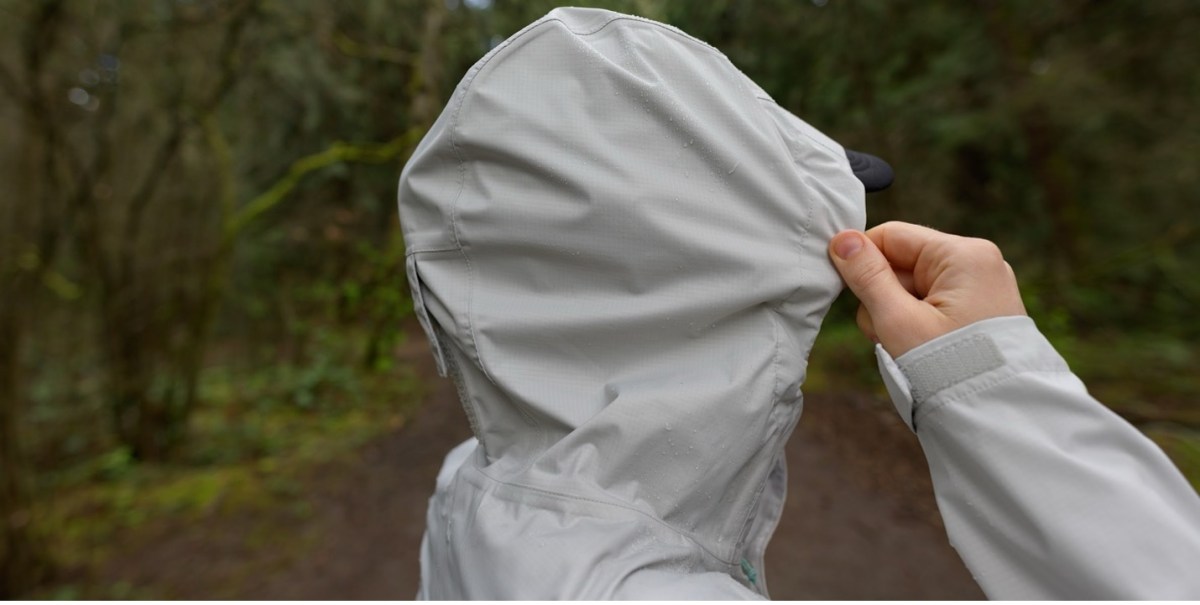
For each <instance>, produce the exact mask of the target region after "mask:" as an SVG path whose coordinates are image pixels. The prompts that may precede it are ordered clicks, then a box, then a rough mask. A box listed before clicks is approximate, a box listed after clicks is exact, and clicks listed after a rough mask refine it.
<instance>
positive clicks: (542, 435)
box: [447, 15, 824, 568]
mask: <svg viewBox="0 0 1200 605" xmlns="http://www.w3.org/2000/svg"><path fill="white" fill-rule="evenodd" d="M617 21H634V22H636V23H642V24H646V25H651V26H654V27H655V28H657V29H660V30H663V31H666V32H669V33H671V34H674V35H676V36H678V37H681V38H682V39H683V40H684V41H685V42H690V43H693V44H695V45H698V46H699V47H700V48H699V50H702V51H705V52H711V53H714V54H716V55H717V56H719V57H721V58H722V59H724V60H725V61H726V62H728V63H729V64H730V66H732V67H733V68H734V69H735V70H736V69H737V67H736V66H734V65H733V64H732V62H730V61H729V58H728V57H727V56H726V55H725V54H724V53H722V52H720V51H719V50H717V49H716V48H714V47H713V46H711V45H709V44H708V43H706V42H704V41H702V40H699V39H697V38H694V37H692V36H691V35H688V34H686V33H684V32H682V31H680V30H678V29H677V28H674V27H671V26H668V25H666V24H662V23H659V22H656V21H652V20H649V19H644V18H640V17H633V16H628V15H619V16H614V17H613V18H611V19H609V20H607V21H605V22H604V23H603V24H601V25H599V26H598V27H597V28H595V29H594V30H591V31H587V32H576V31H574V30H572V29H571V27H570V26H569V25H568V24H567V23H566V22H565V21H564V20H563V19H561V18H559V17H543V18H542V19H540V20H538V21H536V22H534V23H532V24H530V25H529V26H527V27H525V28H523V29H522V30H521V31H519V32H517V33H516V34H514V35H513V36H512V37H510V38H509V39H507V40H505V42H504V43H502V44H501V45H499V46H497V47H496V48H495V49H493V50H492V51H491V52H489V53H488V55H486V56H484V57H483V59H481V60H480V62H479V63H477V64H476V65H475V66H474V67H473V68H472V69H471V72H470V73H469V74H468V75H467V76H466V77H465V78H464V80H463V83H462V89H461V91H460V92H459V93H458V94H457V99H456V107H455V110H454V117H453V119H452V121H451V123H450V126H449V128H448V129H447V133H448V140H449V143H450V147H451V149H452V151H453V152H454V156H455V159H456V160H457V164H458V171H459V183H458V184H459V188H458V191H457V193H456V194H455V197H454V201H453V202H452V204H451V209H450V227H451V235H452V237H453V238H454V244H455V246H456V248H455V249H456V250H457V251H458V252H459V254H460V255H461V256H462V258H463V261H464V262H465V264H466V268H467V275H468V294H467V312H466V313H467V317H466V327H467V335H468V337H469V338H470V346H471V347H472V348H473V349H474V351H475V354H476V358H477V359H478V361H479V366H480V370H481V371H482V372H483V374H484V376H485V377H486V378H487V379H488V380H489V381H491V382H492V383H493V384H497V385H498V383H497V381H496V380H495V378H494V377H493V375H492V373H491V372H490V370H488V367H487V362H486V361H485V360H484V359H483V354H482V353H481V352H480V350H479V346H478V341H477V338H476V335H475V328H474V321H473V317H474V305H473V300H474V297H475V278H474V267H473V264H472V263H471V259H470V255H469V254H468V251H467V249H468V248H469V246H468V245H466V244H465V243H464V240H463V237H462V233H461V228H460V225H459V221H458V211H459V203H460V201H461V199H462V196H463V193H464V191H465V190H466V181H467V173H468V167H467V164H468V160H467V158H466V156H465V154H464V152H463V150H462V149H461V148H460V146H459V144H458V138H457V136H456V133H457V130H458V127H459V124H460V123H461V121H462V116H463V113H464V111H465V109H464V108H465V106H466V104H467V101H468V95H469V93H470V92H471V86H472V85H473V84H474V82H475V78H476V77H478V76H479V75H480V74H481V73H482V72H483V70H484V69H485V68H486V67H487V66H488V65H489V64H490V63H491V61H492V60H493V59H496V58H497V57H499V55H500V54H502V53H503V51H504V50H506V49H508V48H509V47H511V46H512V45H513V44H514V43H515V42H516V41H517V40H519V39H521V38H523V37H524V36H525V35H527V34H529V33H530V32H532V31H533V30H535V29H538V28H540V27H541V26H543V25H546V24H549V23H554V22H558V23H560V24H561V25H562V26H563V27H564V28H565V29H566V30H567V31H568V32H570V33H571V34H572V35H576V36H590V35H594V34H596V33H598V32H600V31H602V30H603V29H604V28H606V27H608V26H609V25H611V24H612V23H614V22H617ZM738 72H739V73H740V70H738ZM751 96H752V97H753V98H755V99H756V100H762V101H770V102H771V103H775V101H774V100H773V99H769V98H767V99H763V98H762V97H759V96H758V95H751ZM776 132H777V135H778V126H776ZM805 138H810V137H807V136H806V137H805ZM814 143H817V141H814ZM822 147H824V146H822ZM784 150H785V151H786V152H787V155H786V156H785V157H788V158H789V159H792V161H793V163H794V162H795V158H794V157H793V156H792V153H791V149H790V148H789V147H788V146H787V145H786V143H785V144H784ZM813 212H814V208H813V205H812V204H810V205H809V220H808V222H807V224H806V225H805V228H804V229H803V231H802V233H801V240H800V241H801V242H803V241H804V238H805V237H806V236H807V234H808V232H809V231H811V223H812V219H813ZM784 302H786V299H785V300H784V301H780V302H778V303H776V304H775V305H773V306H772V307H773V308H771V311H769V316H770V321H771V323H772V334H773V337H774V352H773V355H772V364H771V371H772V375H773V376H772V381H771V382H772V385H773V386H772V392H771V395H772V402H771V409H772V410H774V409H776V408H777V407H778V406H779V405H780V402H781V397H780V396H779V381H780V372H779V365H780V361H779V347H780V337H779V325H778V318H777V317H775V315H774V311H775V310H776V309H777V308H778V307H779V306H781V305H782V304H783V303H784ZM513 403H514V405H515V406H516V407H517V409H518V410H519V411H520V413H521V414H522V416H524V417H525V418H526V419H527V420H528V421H529V422H530V423H531V425H532V426H533V427H534V428H536V429H538V436H539V440H540V442H541V444H540V445H541V446H542V447H544V446H546V445H547V444H546V437H547V435H546V432H545V429H544V427H542V426H541V423H539V422H538V421H537V419H536V418H534V417H533V416H532V414H531V413H530V412H529V410H527V409H526V406H525V405H523V404H522V403H521V402H518V401H513ZM481 443H482V442H481ZM782 446H783V443H781V444H779V445H777V446H776V448H775V449H776V452H775V455H776V456H777V455H778V451H779V450H780V449H782ZM536 459H537V458H536V457H533V458H531V461H530V464H529V465H527V466H526V467H525V468H524V470H527V469H528V468H529V467H531V466H532V465H533V464H534V462H536ZM772 459H773V458H772ZM472 468H473V469H474V470H476V471H477V472H479V473H480V474H481V475H482V476H484V477H486V478H487V479H489V480H491V481H493V482H495V483H498V484H501V485H507V486H511V487H513V488H518V489H524V490H530V491H534V492H538V493H542V494H546V495H549V496H554V497H559V498H564V499H569V500H578V501H584V502H591V503H595V504H601V505H607V506H611V507H615V508H619V509H624V510H629V511H632V512H635V513H637V514H639V515H642V516H644V517H646V518H648V519H651V520H653V521H654V522H655V523H657V524H659V525H662V526H663V527H666V528H667V529H669V530H671V531H672V532H673V533H676V534H678V535H680V536H682V537H684V538H686V539H687V540H689V541H690V542H692V543H693V544H695V545H696V547H697V548H699V549H700V550H701V551H702V552H704V553H705V554H706V555H708V556H710V557H712V558H713V559H715V560H716V561H719V562H721V563H723V564H725V565H726V566H729V567H732V568H739V567H740V562H739V561H738V560H737V559H738V558H739V557H737V556H736V553H737V552H740V551H742V550H743V549H744V548H745V546H746V544H745V541H746V539H747V537H748V536H747V535H746V534H747V532H748V531H749V527H750V522H751V521H752V519H753V516H754V514H755V512H756V510H757V507H758V503H759V500H760V498H761V496H762V492H763V490H764V488H765V486H766V483H767V478H768V477H766V476H765V477H764V478H763V480H762V481H760V482H759V485H758V486H757V487H756V489H755V496H754V498H753V499H752V500H751V502H750V504H749V506H747V507H746V508H745V509H744V510H743V511H741V512H740V513H739V514H738V516H740V517H741V518H742V524H741V525H742V530H741V531H740V532H739V538H738V545H737V547H736V548H735V559H733V560H726V559H723V558H721V557H719V556H717V555H716V554H714V553H712V552H711V551H710V550H709V549H708V548H706V547H705V546H704V545H703V544H702V543H700V542H699V541H698V540H697V539H696V538H695V537H694V536H693V535H692V534H691V533H690V532H688V531H685V530H683V529H681V528H677V527H675V526H673V525H672V524H670V523H667V522H666V521H665V520H663V519H661V518H659V517H657V516H655V515H652V514H650V513H648V512H646V511H642V510H639V509H637V508H633V507H631V506H628V505H625V504H622V503H619V502H607V501H603V500H596V499H592V498H587V497H582V496H576V495H571V494H564V493H560V492H555V491H552V490H547V489H543V488H537V487H532V486H528V485H523V484H519V483H511V482H507V481H502V480H500V479H497V478H495V477H493V476H491V475H490V474H488V473H487V472H485V471H484V470H483V469H481V468H479V467H478V466H476V465H473V466H472ZM768 476H769V475H768ZM735 518H736V517H735Z"/></svg>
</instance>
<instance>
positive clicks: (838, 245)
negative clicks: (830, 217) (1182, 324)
mask: <svg viewBox="0 0 1200 605" xmlns="http://www.w3.org/2000/svg"><path fill="white" fill-rule="evenodd" d="M862 247H863V243H862V236H861V235H859V234H857V233H846V234H843V235H841V236H840V237H838V238H837V241H835V242H833V253H834V254H836V255H838V258H841V259H842V260H850V258H851V257H853V256H854V255H855V254H858V251H859V250H862Z"/></svg>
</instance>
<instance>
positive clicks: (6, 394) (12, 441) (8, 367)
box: [0, 276, 50, 599]
mask: <svg viewBox="0 0 1200 605" xmlns="http://www.w3.org/2000/svg"><path fill="white" fill-rule="evenodd" d="M5 281H7V282H8V283H6V284H5V285H6V286H16V284H15V283H14V282H16V281H24V280H23V279H21V277H19V276H18V277H15V278H13V279H9V280H5ZM6 290H7V291H9V292H13V291H15V287H14V290H8V289H7V288H6ZM15 306H16V305H14V304H4V303H0V599H12V598H16V597H18V596H20V595H21V594H23V593H25V592H27V591H28V590H30V589H31V588H33V587H34V586H36V585H37V584H38V583H39V582H40V581H42V580H43V579H45V577H46V576H47V575H48V573H49V571H50V565H49V562H48V559H47V557H46V555H45V551H44V550H43V548H42V547H41V545H40V544H39V543H38V541H37V539H36V538H35V537H34V535H33V533H32V523H31V521H32V509H31V507H30V498H29V490H28V484H27V480H26V479H27V478H26V474H27V471H26V468H25V461H24V458H23V455H22V452H21V443H20V437H21V431H20V428H19V427H18V426H17V423H18V420H19V417H20V414H19V411H20V410H19V408H20V405H19V403H20V396H21V386H20V384H19V380H20V368H19V365H18V364H19V359H18V356H19V353H20V333H19V331H20V329H21V322H20V319H19V318H18V316H17V309H15V308H14V307H15Z"/></svg>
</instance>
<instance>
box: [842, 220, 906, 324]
mask: <svg viewBox="0 0 1200 605" xmlns="http://www.w3.org/2000/svg"><path fill="white" fill-rule="evenodd" d="M829 252H830V254H829V256H830V258H831V259H832V260H833V266H834V267H835V268H836V269H837V271H838V273H840V274H841V276H842V279H844V280H846V285H847V286H849V287H850V289H851V290H852V291H853V292H854V295H855V296H857V297H858V300H859V301H861V302H862V304H863V305H865V306H866V307H867V311H868V312H870V313H871V315H872V317H874V318H875V319H876V320H879V319H880V318H881V317H882V316H884V315H889V316H891V315H892V314H896V313H903V312H905V311H907V310H908V309H907V308H908V307H911V306H912V305H915V304H917V300H916V299H915V298H913V297H912V295H911V294H909V293H908V291H907V290H905V289H904V286H903V285H901V284H900V281H899V279H898V278H897V277H896V274H895V272H893V271H892V266H891V265H890V264H888V261H887V259H886V258H884V256H883V253H882V252H880V251H879V248H877V247H875V244H874V242H872V241H871V239H870V238H869V237H867V236H866V234H864V233H862V232H861V231H843V232H841V233H839V234H837V235H835V236H834V237H833V240H831V241H830V242H829Z"/></svg>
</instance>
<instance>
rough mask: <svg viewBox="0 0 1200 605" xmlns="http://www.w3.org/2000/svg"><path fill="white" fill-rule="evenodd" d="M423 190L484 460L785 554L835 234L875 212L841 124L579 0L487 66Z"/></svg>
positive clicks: (699, 543) (709, 56)
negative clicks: (795, 438) (830, 125)
mask: <svg viewBox="0 0 1200 605" xmlns="http://www.w3.org/2000/svg"><path fill="white" fill-rule="evenodd" d="M399 201H400V213H401V219H402V224H403V230H404V237H405V242H406V246H407V248H406V252H407V263H408V267H407V268H408V277H409V283H410V286H411V288H412V295H413V299H414V305H415V308H416V312H417V315H418V317H419V319H420V320H421V323H422V326H423V327H424V328H425V330H426V332H427V334H428V336H429V338H430V341H431V345H432V347H433V351H434V355H435V357H436V358H437V360H438V364H439V369H440V371H442V372H443V374H445V373H449V374H450V375H451V376H453V377H454V378H455V381H456V383H457V384H458V387H459V391H460V396H461V398H462V401H463V405H464V407H465V409H466V410H467V414H468V416H469V418H470V419H471V422H472V428H473V430H474V432H475V435H476V436H477V438H478V440H479V444H480V445H479V448H478V450H477V452H476V453H475V454H474V457H473V462H470V463H468V464H470V465H472V466H473V468H474V469H476V470H477V471H478V472H480V473H483V474H485V475H486V476H487V477H489V478H490V479H491V480H495V481H497V482H500V483H503V484H504V485H505V486H511V487H513V488H514V489H518V490H521V489H523V490H527V491H528V493H529V494H538V495H539V496H538V497H539V498H540V497H541V496H542V495H545V494H557V495H561V496H563V497H567V498H571V499H575V500H578V501H587V502H600V503H605V504H606V505H611V506H613V507H616V508H619V509H622V510H625V511H632V512H633V513H635V514H634V517H633V518H640V519H643V521H644V522H645V523H648V524H651V525H656V526H665V527H667V528H669V530H670V531H671V532H674V533H675V534H677V535H679V536H681V537H682V539H683V540H685V541H686V542H688V543H690V544H694V545H695V546H696V547H697V548H699V549H701V550H703V551H704V553H705V554H706V556H708V557H710V558H712V559H713V560H716V561H720V562H724V563H725V564H732V565H735V566H736V565H737V564H738V562H739V561H740V560H742V559H745V558H749V561H750V562H751V563H753V562H755V561H756V560H758V559H760V558H761V550H762V548H764V547H765V545H766V540H767V538H768V537H769V535H770V533H771V531H773V527H774V522H775V519H777V517H778V510H777V509H778V508H779V507H780V506H781V505H782V493H774V492H778V491H779V488H778V486H775V487H771V488H767V484H768V476H770V475H772V473H774V474H775V475H776V476H777V477H776V479H773V480H772V481H771V483H772V484H774V483H776V482H777V481H778V477H779V476H780V475H781V473H782V470H783V469H782V461H781V458H782V453H781V450H782V446H783V444H784V442H785V441H786V439H787V436H788V435H789V434H790V433H791V431H792V428H793V426H794V424H795V422H796V420H797V418H798V417H799V414H800V410H801V401H802V397H801V393H800V385H801V383H802V382H803V380H804V376H805V368H806V360H807V358H808V353H809V350H810V348H811V346H812V343H813V339H814V338H815V337H816V334H817V330H818V328H819V326H820V323H821V320H822V318H823V317H824V315H825V313H826V311H827V310H828V308H829V305H830V304H831V303H832V301H833V299H834V298H835V297H836V296H837V294H838V293H839V291H840V289H841V286H842V282H841V280H840V278H839V277H838V275H837V273H836V272H835V270H834V268H833V266H832V264H831V263H830V262H829V260H828V258H827V256H826V247H827V245H828V242H829V239H830V238H831V237H832V236H833V235H834V234H835V233H837V232H838V231H840V230H842V229H847V228H862V227H863V223H864V205H863V201H864V190H863V186H862V184H861V183H860V182H859V180H858V179H856V178H855V176H854V174H853V173H852V171H851V167H850V165H849V162H848V160H847V158H846V154H845V151H844V150H843V148H842V147H841V146H840V145H839V144H838V143H836V142H835V141H833V140H831V139H830V138H829V137H827V136H825V135H823V134H822V133H820V132H818V131H817V130H816V129H814V128H813V127H811V126H809V125H808V124H806V123H805V122H804V121H802V120H801V119H799V118H797V117H796V116H794V115H792V114H791V113H789V112H788V111H786V110H784V109H782V108H781V107H779V106H778V105H776V104H775V103H774V102H773V101H772V100H771V98H770V97H769V96H768V95H767V94H766V93H764V92H763V91H762V89H761V88H759V87H758V86H756V85H755V84H754V83H753V82H752V81H751V80H749V79H748V78H747V77H746V76H744V75H743V74H742V73H741V72H739V71H738V70H737V68H735V67H734V66H733V65H732V64H731V63H730V62H729V60H728V59H726V57H725V56H724V55H722V54H721V53H720V52H718V51H717V50H715V49H713V48H712V47H710V46H708V45H707V44H705V43H703V42H700V41H698V40H696V39H694V38H692V37H690V36H688V35H686V34H684V33H683V32H681V31H679V30H678V29H675V28H673V27H670V26H667V25H663V24H660V23H656V22H652V21H648V20H645V19H641V18H637V17H631V16H627V15H620V14H617V13H612V12H608V11H603V10H593V9H577V8H564V9H557V10H554V11H552V12H551V13H549V14H548V15H546V16H545V17H544V18H542V19H540V20H539V21H537V22H535V23H533V24H531V25H530V26H528V27H526V28H525V29H523V30H521V31H520V32H518V33H517V34H515V35H514V36H512V37H511V38H509V39H508V40H506V41H505V42H503V43H502V44H500V45H499V46H497V47H496V48H495V49H493V50H492V51H491V52H490V53H488V54H487V56H485V57H484V58H483V59H481V60H480V61H479V62H478V63H477V64H476V65H475V66H474V67H473V68H472V69H471V70H470V71H469V72H468V73H467V75H466V76H465V77H464V78H463V80H462V82H461V83H460V84H459V85H458V88H457V89H456V91H455V93H454V95H453V97H452V99H451V101H450V103H449V104H448V105H447V107H446V108H445V110H444V112H443V113H442V114H441V116H440V118H439V119H438V120H437V122H436V123H435V124H434V126H433V127H432V129H431V130H430V132H429V133H428V135H427V136H426V137H425V139H424V140H423V141H422V142H421V144H420V145H419V147H418V148H417V150H416V151H415V152H414V154H413V156H412V158H411V160H410V161H409V162H408V164H407V165H406V166H405V168H404V171H403V174H402V176H401V181H400V192H399ZM764 494H765V495H764ZM537 501H538V498H534V497H530V498H528V504H527V505H528V507H530V508H537V507H538V506H541V505H540V504H537ZM580 514H583V513H580ZM588 514H591V513H588ZM557 518H558V519H559V522H560V523H561V522H562V516H561V515H559V516H558V517H557ZM470 522H476V523H482V522H483V521H480V520H478V519H477V520H476V521H469V522H468V523H470ZM527 529H528V528H527Z"/></svg>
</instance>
